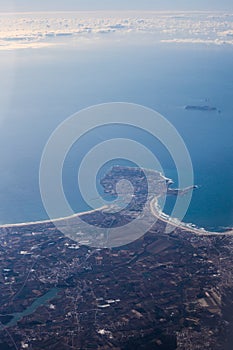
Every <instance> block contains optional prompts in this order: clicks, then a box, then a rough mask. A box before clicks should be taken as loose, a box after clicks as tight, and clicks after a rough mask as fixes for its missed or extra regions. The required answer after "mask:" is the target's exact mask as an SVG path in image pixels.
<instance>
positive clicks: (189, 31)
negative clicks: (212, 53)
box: [0, 12, 233, 50]
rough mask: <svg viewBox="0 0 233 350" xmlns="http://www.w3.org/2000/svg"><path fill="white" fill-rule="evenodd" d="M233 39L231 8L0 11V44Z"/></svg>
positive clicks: (14, 46) (223, 41)
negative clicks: (211, 10) (227, 10)
mask: <svg viewBox="0 0 233 350" xmlns="http://www.w3.org/2000/svg"><path fill="white" fill-rule="evenodd" d="M142 36H143V39H145V41H146V42H148V43H151V44H154V43H156V42H157V43H158V42H162V43H186V44H187V43H193V44H206V45H233V14H229V13H208V12H205V13H204V12H203V13H201V12H196V13H194V12H183V13H174V12H173V13H168V12H150V13H149V12H144V13H143V12H140V13H136V12H134V13H116V14H114V15H113V14H111V15H110V14H108V13H97V12H96V13H82V12H80V13H68V12H66V13H37V14H36V13H25V14H14V15H13V14H3V15H1V16H0V49H2V50H9V49H10V50H11V49H19V48H27V47H31V48H38V47H44V46H53V45H59V44H65V43H70V40H72V43H73V44H74V45H75V44H79V43H82V42H83V41H84V40H85V41H91V42H93V40H95V39H101V38H102V39H106V38H110V39H113V40H116V39H117V40H128V41H129V42H131V40H132V39H136V40H138V38H141V37H142Z"/></svg>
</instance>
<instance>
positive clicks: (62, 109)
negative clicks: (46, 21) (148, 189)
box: [0, 42, 233, 230]
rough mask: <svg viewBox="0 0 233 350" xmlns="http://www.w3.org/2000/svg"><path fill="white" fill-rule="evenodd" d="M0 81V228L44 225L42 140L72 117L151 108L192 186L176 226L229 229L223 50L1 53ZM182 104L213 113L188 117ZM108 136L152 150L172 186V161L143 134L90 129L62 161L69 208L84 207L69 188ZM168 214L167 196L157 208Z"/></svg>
mask: <svg viewBox="0 0 233 350" xmlns="http://www.w3.org/2000/svg"><path fill="white" fill-rule="evenodd" d="M0 76H1V79H0V131H1V137H0V223H2V224H6V223H17V222H26V221H36V220H42V219H47V214H46V212H45V210H44V208H43V205H42V202H41V198H40V191H39V176H38V174H39V164H40V158H41V154H42V151H43V148H44V146H45V144H46V142H47V140H48V138H49V136H50V135H51V133H52V132H53V130H54V129H55V128H56V127H57V126H58V125H59V124H60V123H61V122H62V121H64V120H65V119H66V118H67V117H69V116H70V115H72V114H74V113H75V112H77V111H79V110H81V109H83V108H86V107H89V106H92V105H95V104H100V103H106V102H114V101H117V102H130V103H136V104H141V105H144V106H146V107H149V108H152V109H155V110H156V111H158V112H159V113H161V114H162V115H163V116H165V117H166V118H167V119H168V120H169V121H170V122H171V123H172V124H173V125H174V126H175V127H176V128H177V130H178V131H179V133H180V135H181V136H182V137H183V139H184V141H185V143H186V146H187V148H188V150H189V152H190V155H191V159H192V162H193V168H194V175H195V184H198V185H200V188H199V189H198V190H195V191H194V194H193V198H192V202H191V205H190V207H189V210H188V212H187V215H186V217H185V218H184V220H185V221H186V222H192V223H195V224H196V225H198V226H199V227H204V228H207V229H212V230H216V229H219V230H221V229H224V228H226V227H232V226H233V186H232V178H233V161H232V154H233V137H232V130H233V93H232V92H233V49H232V48H231V47H229V46H227V45H226V46H224V45H221V46H214V45H212V46H211V45H210V46H207V45H194V44H188V45H185V44H154V45H149V44H145V45H141V44H140V43H139V44H135V43H133V44H132V45H130V44H129V45H126V44H125V43H124V44H121V43H111V42H107V43H103V44H101V43H100V44H99V45H93V47H92V46H91V45H88V46H84V47H82V46H81V47H79V46H72V45H70V46H65V47H64V46H60V47H54V48H53V47H49V48H40V49H24V50H16V51H2V52H1V56H0ZM188 104H190V105H203V104H208V105H211V106H214V107H216V108H217V111H216V112H202V111H186V110H185V109H184V106H185V105H188ZM114 137H125V138H131V139H134V140H137V141H140V142H141V143H142V144H144V145H145V146H146V147H148V148H149V149H150V150H152V152H154V153H155V154H156V156H157V157H158V159H159V160H160V162H161V164H162V166H163V170H164V174H165V175H166V176H167V177H171V178H172V179H174V181H175V186H176V185H177V172H176V170H175V168H174V164H173V162H172V159H170V157H169V154H167V151H166V150H165V149H164V147H162V146H161V145H160V144H159V143H158V142H157V141H156V140H154V139H153V138H152V137H151V135H148V134H147V133H145V132H143V131H140V130H136V129H134V128H130V127H129V128H125V127H121V126H117V127H103V128H98V129H96V130H94V131H92V132H90V133H89V134H87V135H85V136H84V137H83V138H82V139H81V140H80V141H79V143H77V144H75V145H74V147H73V148H72V149H71V151H70V154H69V155H68V156H67V159H66V161H65V164H64V177H63V178H64V191H65V193H66V195H67V198H68V200H69V202H70V203H71V205H72V207H73V208H74V210H75V211H78V212H81V211H85V210H87V209H89V206H88V205H87V204H86V203H85V202H84V201H83V200H82V198H81V197H80V192H79V190H78V188H76V187H77V168H78V164H79V163H80V162H81V160H82V158H83V157H84V156H85V154H86V153H87V152H88V150H89V149H91V147H93V146H94V145H96V144H98V143H99V142H102V141H103V140H107V139H111V138H114ZM117 162H118V161H115V162H113V164H115V163H117ZM122 162H123V161H121V162H120V163H122ZM123 163H124V162H123ZM87 176H88V174H87ZM93 207H95V201H94V199H93ZM171 207H172V199H169V200H168V202H167V205H166V208H165V211H166V212H167V213H169V212H170V210H171Z"/></svg>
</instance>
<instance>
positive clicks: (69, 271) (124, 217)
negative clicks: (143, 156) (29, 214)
mask: <svg viewBox="0 0 233 350" xmlns="http://www.w3.org/2000/svg"><path fill="white" fill-rule="evenodd" d="M147 174H148V173H147ZM148 176H149V178H150V179H151V181H152V183H153V184H154V186H153V193H150V192H149V193H148V186H147V182H146V181H145V173H144V171H142V170H141V169H137V168H127V167H113V168H112V169H111V170H110V172H108V173H107V174H106V176H105V177H104V179H102V181H101V183H102V185H103V187H104V189H105V192H106V194H110V195H116V188H117V183H118V182H119V180H121V179H129V180H130V182H131V183H132V184H133V187H134V192H133V194H131V195H130V199H131V201H130V202H129V204H128V205H127V206H126V207H124V208H123V209H122V210H121V211H119V212H116V213H112V212H111V213H108V208H106V207H105V208H100V209H99V210H94V211H91V212H88V213H83V214H77V215H74V216H72V217H70V218H63V219H59V220H60V221H61V222H64V225H68V224H69V225H70V227H71V235H70V237H67V236H65V235H64V234H63V233H61V232H60V231H59V230H58V229H57V227H56V226H55V225H54V223H53V222H50V221H44V222H37V223H30V224H21V225H5V226H1V227H0V266H1V276H0V294H1V303H0V324H1V326H0V349H3V350H10V349H33V350H34V349H35V350H39V349H45V348H46V349H51V350H52V349H56V350H66V349H67V350H68V349H80V350H81V349H126V350H127V349H132V350H135V349H160V350H162V349H166V350H173V349H178V350H196V349H205V350H213V349H215V350H218V349H219V350H220V349H221V350H223V349H226V350H227V349H231V348H230V346H231V340H232V332H231V331H232V327H233V326H232V325H233V317H232V311H233V307H232V296H233V279H232V263H233V255H232V251H233V237H232V231H229V232H225V233H218V232H215V233H214V232H208V231H203V230H199V229H197V228H193V227H191V226H187V225H185V224H182V223H180V225H178V226H177V224H175V222H173V221H172V220H171V218H169V217H166V216H163V215H162V213H160V212H159V211H158V208H157V206H156V201H157V198H158V197H159V196H160V195H163V193H165V192H166V191H167V189H168V188H170V185H171V180H170V179H166V178H164V177H163V176H162V175H161V174H160V173H158V172H153V171H149V175H148ZM123 190H124V186H123ZM187 190H188V189H186V190H185V189H184V191H187ZM189 190H190V189H189ZM148 194H149V196H150V201H149V204H147V203H146V201H145V198H146V196H147V195H148ZM172 195H179V191H177V192H174V193H172ZM143 206H146V215H147V211H148V213H150V214H152V215H154V216H156V218H157V221H156V222H155V224H154V225H153V226H152V227H151V228H150V229H149V230H148V231H147V232H146V233H145V234H144V235H143V236H142V237H140V238H138V239H137V240H136V241H133V242H131V243H128V244H126V245H123V246H120V247H116V248H111V247H103V248H102V249H101V248H94V247H93V248H92V247H91V246H90V245H91V244H93V243H99V242H100V240H101V239H102V238H101V237H97V238H96V237H95V238H94V239H93V238H92V237H91V232H88V237H86V233H85V241H84V242H83V240H84V239H81V238H80V241H78V240H77V236H75V232H79V234H80V233H82V232H81V231H80V230H81V227H80V220H78V222H77V220H76V219H77V218H79V219H80V218H82V220H84V221H85V222H88V223H92V224H93V227H94V228H95V227H98V226H99V225H101V226H102V227H106V228H107V227H108V226H109V225H112V224H113V222H114V225H116V226H117V225H119V224H124V223H127V222H130V221H131V220H134V219H135V217H136V215H138V212H141V210H142V207H143ZM144 219H145V220H146V218H144ZM168 222H169V223H170V224H171V225H174V230H173V231H172V232H170V233H166V230H165V228H166V225H167V223H168ZM123 227H124V226H123ZM77 230H78V231H77ZM93 230H94V229H93ZM92 233H93V232H92ZM122 233H124V228H122ZM72 235H74V239H72V238H71V237H72Z"/></svg>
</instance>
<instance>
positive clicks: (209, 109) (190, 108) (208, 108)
mask: <svg viewBox="0 0 233 350" xmlns="http://www.w3.org/2000/svg"><path fill="white" fill-rule="evenodd" d="M184 108H185V109H186V110H187V111H203V112H214V111H217V108H216V107H211V106H208V105H205V106H195V105H187V106H185V107H184Z"/></svg>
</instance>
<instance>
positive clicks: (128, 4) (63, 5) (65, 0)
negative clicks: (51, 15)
mask: <svg viewBox="0 0 233 350" xmlns="http://www.w3.org/2000/svg"><path fill="white" fill-rule="evenodd" d="M62 10H64V11H75V10H87V11H91V10H93V11H94V10H166V11H168V10H172V11H173V10H177V11H179V10H187V11H192V10H201V11H203V10H210V11H218V10H222V11H233V1H232V0H221V1H219V0H190V1H187V0H49V1H48V0H33V1H32V0H14V1H13V0H7V1H6V0H0V11H4V12H5V11H7V12H8V11H10V12H17V11H62Z"/></svg>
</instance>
